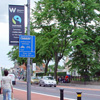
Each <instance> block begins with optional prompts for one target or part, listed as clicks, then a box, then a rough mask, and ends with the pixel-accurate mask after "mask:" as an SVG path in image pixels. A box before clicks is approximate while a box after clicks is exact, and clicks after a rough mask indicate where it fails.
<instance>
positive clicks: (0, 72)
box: [0, 67, 2, 94]
mask: <svg viewBox="0 0 100 100" xmlns="http://www.w3.org/2000/svg"><path fill="white" fill-rule="evenodd" d="M1 79H2V71H1V67H0V94H1Z"/></svg>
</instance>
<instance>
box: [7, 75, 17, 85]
mask: <svg viewBox="0 0 100 100" xmlns="http://www.w3.org/2000/svg"><path fill="white" fill-rule="evenodd" d="M8 76H10V77H11V80H12V85H16V77H15V75H14V74H8Z"/></svg>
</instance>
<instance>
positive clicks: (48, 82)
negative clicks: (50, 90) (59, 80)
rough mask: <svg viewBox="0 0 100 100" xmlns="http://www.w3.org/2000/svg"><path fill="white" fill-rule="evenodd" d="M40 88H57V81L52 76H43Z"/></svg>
mask: <svg viewBox="0 0 100 100" xmlns="http://www.w3.org/2000/svg"><path fill="white" fill-rule="evenodd" d="M39 86H50V87H51V86H54V87H56V80H55V79H54V78H53V77H51V76H43V78H42V79H40V81H39Z"/></svg>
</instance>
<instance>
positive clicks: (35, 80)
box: [31, 76, 39, 84]
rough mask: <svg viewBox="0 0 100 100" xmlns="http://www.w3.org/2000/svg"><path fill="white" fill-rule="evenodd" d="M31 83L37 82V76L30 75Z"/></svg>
mask: <svg viewBox="0 0 100 100" xmlns="http://www.w3.org/2000/svg"><path fill="white" fill-rule="evenodd" d="M31 84H39V78H38V77H34V76H32V77H31Z"/></svg>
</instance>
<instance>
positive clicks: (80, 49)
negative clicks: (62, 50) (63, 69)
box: [69, 0, 100, 79]
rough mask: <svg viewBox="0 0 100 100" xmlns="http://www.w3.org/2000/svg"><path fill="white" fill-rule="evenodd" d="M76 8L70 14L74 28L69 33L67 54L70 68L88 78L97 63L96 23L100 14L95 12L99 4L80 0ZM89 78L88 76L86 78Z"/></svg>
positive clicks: (92, 0)
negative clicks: (68, 50) (68, 51)
mask: <svg viewBox="0 0 100 100" xmlns="http://www.w3.org/2000/svg"><path fill="white" fill-rule="evenodd" d="M77 8H78V9H74V10H73V12H74V13H76V14H77V15H75V16H74V15H73V14H72V16H71V19H72V22H73V24H74V30H73V32H72V34H71V48H72V53H71V54H70V55H69V56H70V58H71V60H70V62H69V63H71V65H72V66H71V68H72V69H74V68H75V69H77V70H78V73H80V74H81V75H82V76H84V78H86V77H87V78H88V77H89V75H90V74H91V73H92V71H93V69H96V67H98V66H100V65H99V62H98V61H99V51H100V48H99V47H97V46H99V41H98V36H99V35H100V32H97V31H98V28H99V26H98V24H99V21H100V19H99V18H100V17H99V16H100V15H99V14H97V11H98V8H99V4H98V3H96V1H95V0H80V1H78V5H77ZM88 79H89V78H88Z"/></svg>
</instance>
